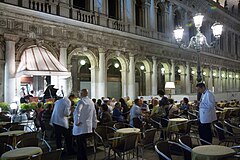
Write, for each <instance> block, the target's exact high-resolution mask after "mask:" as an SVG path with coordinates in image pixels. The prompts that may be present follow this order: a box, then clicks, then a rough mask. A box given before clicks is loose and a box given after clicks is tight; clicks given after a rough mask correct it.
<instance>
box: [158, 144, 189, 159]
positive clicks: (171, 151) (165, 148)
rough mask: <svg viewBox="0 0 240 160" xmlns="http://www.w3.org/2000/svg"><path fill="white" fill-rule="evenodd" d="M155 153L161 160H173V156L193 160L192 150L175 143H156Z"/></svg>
mask: <svg viewBox="0 0 240 160" xmlns="http://www.w3.org/2000/svg"><path fill="white" fill-rule="evenodd" d="M155 151H156V152H157V154H158V156H159V160H172V155H175V156H178V157H179V159H180V158H181V159H184V160H191V151H192V150H191V149H190V148H185V147H184V146H182V145H181V144H179V143H176V142H173V141H158V142H156V144H155Z"/></svg>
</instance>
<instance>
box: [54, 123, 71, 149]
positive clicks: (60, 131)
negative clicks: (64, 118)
mask: <svg viewBox="0 0 240 160" xmlns="http://www.w3.org/2000/svg"><path fill="white" fill-rule="evenodd" d="M53 126H54V130H55V138H56V147H57V149H59V148H62V135H63V137H64V139H65V143H66V147H67V152H68V153H73V152H74V149H73V146H72V134H71V131H70V130H69V129H67V128H64V127H62V126H59V125H57V124H53Z"/></svg>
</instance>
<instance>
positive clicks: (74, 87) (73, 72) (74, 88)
mask: <svg viewBox="0 0 240 160" xmlns="http://www.w3.org/2000/svg"><path fill="white" fill-rule="evenodd" d="M71 75H72V92H73V93H74V94H75V95H77V94H78V91H79V90H80V81H79V79H78V59H77V58H72V67H71Z"/></svg>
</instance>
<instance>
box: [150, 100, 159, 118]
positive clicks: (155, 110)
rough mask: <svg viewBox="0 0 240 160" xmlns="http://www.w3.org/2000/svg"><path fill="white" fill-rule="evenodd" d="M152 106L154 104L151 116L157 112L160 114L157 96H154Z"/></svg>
mask: <svg viewBox="0 0 240 160" xmlns="http://www.w3.org/2000/svg"><path fill="white" fill-rule="evenodd" d="M152 106H153V108H152V112H151V117H152V116H154V115H155V114H158V111H159V110H158V107H159V105H158V99H156V98H154V99H152Z"/></svg>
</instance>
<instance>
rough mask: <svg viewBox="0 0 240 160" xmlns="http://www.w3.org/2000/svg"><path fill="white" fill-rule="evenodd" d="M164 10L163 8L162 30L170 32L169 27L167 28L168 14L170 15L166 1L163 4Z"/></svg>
mask: <svg viewBox="0 0 240 160" xmlns="http://www.w3.org/2000/svg"><path fill="white" fill-rule="evenodd" d="M164 8H165V10H164V19H163V22H164V26H163V28H164V29H163V31H164V32H165V33H170V29H169V25H170V24H169V15H170V13H169V6H168V4H167V3H166V4H165V7H164Z"/></svg>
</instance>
